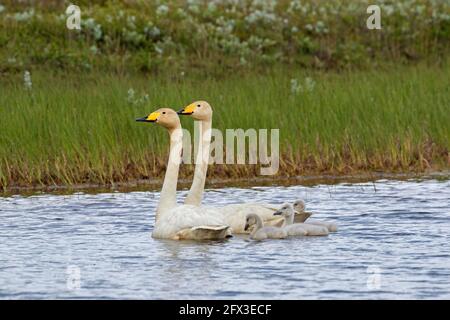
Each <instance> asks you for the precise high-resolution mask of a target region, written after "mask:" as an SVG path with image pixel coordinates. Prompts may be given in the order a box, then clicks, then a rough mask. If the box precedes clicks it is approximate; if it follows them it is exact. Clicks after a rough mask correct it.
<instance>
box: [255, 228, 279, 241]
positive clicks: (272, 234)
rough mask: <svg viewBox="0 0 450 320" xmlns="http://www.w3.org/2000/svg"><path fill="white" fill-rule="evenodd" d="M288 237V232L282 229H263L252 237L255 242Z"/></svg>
mask: <svg viewBox="0 0 450 320" xmlns="http://www.w3.org/2000/svg"><path fill="white" fill-rule="evenodd" d="M286 237H287V232H286V231H285V230H284V229H282V228H276V227H262V228H261V229H258V230H257V231H256V232H255V233H254V234H252V235H251V236H250V238H251V239H253V240H265V239H284V238H286Z"/></svg>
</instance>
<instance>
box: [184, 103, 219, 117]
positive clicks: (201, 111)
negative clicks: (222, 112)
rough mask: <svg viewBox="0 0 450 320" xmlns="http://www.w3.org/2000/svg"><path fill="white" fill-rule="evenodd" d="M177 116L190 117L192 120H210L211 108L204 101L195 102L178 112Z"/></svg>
mask: <svg viewBox="0 0 450 320" xmlns="http://www.w3.org/2000/svg"><path fill="white" fill-rule="evenodd" d="M178 114H182V115H186V116H191V117H192V118H194V120H200V121H202V120H211V119H212V108H211V106H210V105H209V103H208V102H206V101H195V102H193V103H191V104H190V105H188V106H186V107H184V108H183V109H181V110H180V111H178Z"/></svg>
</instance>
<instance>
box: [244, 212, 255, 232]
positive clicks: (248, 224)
mask: <svg viewBox="0 0 450 320" xmlns="http://www.w3.org/2000/svg"><path fill="white" fill-rule="evenodd" d="M257 223H258V217H257V216H256V214H254V213H251V214H248V215H247V217H246V218H245V227H244V230H245V231H249V230H250V229H251V228H254V227H255V226H256V224H257Z"/></svg>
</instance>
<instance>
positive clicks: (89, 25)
mask: <svg viewBox="0 0 450 320" xmlns="http://www.w3.org/2000/svg"><path fill="white" fill-rule="evenodd" d="M81 25H82V27H83V28H85V29H86V30H88V32H90V33H91V34H92V36H93V37H94V38H95V40H100V39H101V38H102V36H103V32H102V26H101V25H100V24H99V23H97V22H96V21H95V19H94V18H88V19H82V20H81Z"/></svg>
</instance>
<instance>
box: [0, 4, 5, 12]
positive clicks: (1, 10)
mask: <svg viewBox="0 0 450 320" xmlns="http://www.w3.org/2000/svg"><path fill="white" fill-rule="evenodd" d="M3 11H5V6H4V5H1V4H0V13H2V12H3Z"/></svg>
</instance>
